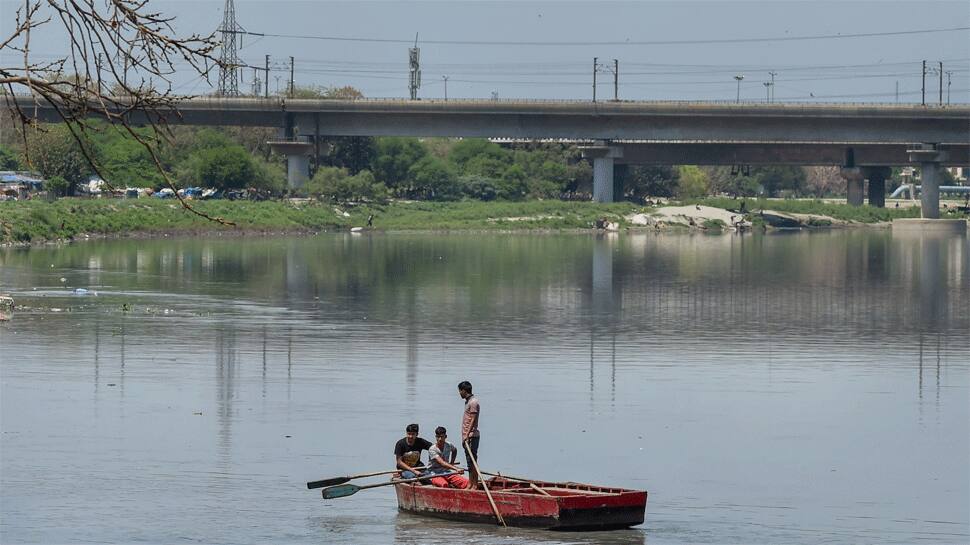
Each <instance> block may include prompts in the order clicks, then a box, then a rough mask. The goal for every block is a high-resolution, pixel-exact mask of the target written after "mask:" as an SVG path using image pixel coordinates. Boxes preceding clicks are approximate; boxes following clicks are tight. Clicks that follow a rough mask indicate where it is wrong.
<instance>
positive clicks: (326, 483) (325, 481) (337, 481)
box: [306, 466, 424, 490]
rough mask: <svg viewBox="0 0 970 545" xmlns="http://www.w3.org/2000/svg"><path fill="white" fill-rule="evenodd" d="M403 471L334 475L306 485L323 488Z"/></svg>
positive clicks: (312, 487) (311, 488)
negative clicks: (345, 475)
mask: <svg viewBox="0 0 970 545" xmlns="http://www.w3.org/2000/svg"><path fill="white" fill-rule="evenodd" d="M414 469H424V467H422V466H418V467H416V468H414ZM398 471H401V470H400V469H392V470H391V471H377V472H375V473H361V474H360V475H350V476H347V477H333V478H330V479H323V480H322V481H310V482H308V483H306V487H307V488H309V489H310V490H313V489H314V488H323V487H325V486H333V485H335V484H344V483H346V482H350V481H352V480H354V479H363V478H364V477H376V476H378V475H390V474H391V473H397V472H398Z"/></svg>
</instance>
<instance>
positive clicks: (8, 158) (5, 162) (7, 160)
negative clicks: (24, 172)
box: [0, 146, 20, 170]
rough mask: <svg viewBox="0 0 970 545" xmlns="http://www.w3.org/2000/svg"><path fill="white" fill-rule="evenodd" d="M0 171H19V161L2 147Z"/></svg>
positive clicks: (0, 151)
mask: <svg viewBox="0 0 970 545" xmlns="http://www.w3.org/2000/svg"><path fill="white" fill-rule="evenodd" d="M0 170H20V159H18V158H17V155H16V154H15V153H14V152H12V151H10V150H9V149H7V148H5V147H3V146H0Z"/></svg>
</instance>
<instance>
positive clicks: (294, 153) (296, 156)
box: [267, 140, 313, 189]
mask: <svg viewBox="0 0 970 545" xmlns="http://www.w3.org/2000/svg"><path fill="white" fill-rule="evenodd" d="M267 144H269V146H270V148H272V149H273V151H275V152H277V153H281V154H283V155H285V156H286V185H287V187H289V188H290V189H300V188H302V187H303V186H304V185H306V182H307V179H309V177H310V153H311V152H312V151H313V144H311V143H309V142H304V141H299V140H285V141H281V142H267Z"/></svg>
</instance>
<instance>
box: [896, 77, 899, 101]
mask: <svg viewBox="0 0 970 545" xmlns="http://www.w3.org/2000/svg"><path fill="white" fill-rule="evenodd" d="M896 104H899V80H896Z"/></svg>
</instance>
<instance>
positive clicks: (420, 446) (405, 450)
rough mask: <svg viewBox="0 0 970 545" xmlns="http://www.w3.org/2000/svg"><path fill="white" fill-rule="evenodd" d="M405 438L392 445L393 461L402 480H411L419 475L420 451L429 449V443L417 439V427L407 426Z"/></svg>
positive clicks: (413, 425)
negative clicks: (399, 471)
mask: <svg viewBox="0 0 970 545" xmlns="http://www.w3.org/2000/svg"><path fill="white" fill-rule="evenodd" d="M404 431H405V436H404V438H403V439H400V440H399V441H398V442H397V443H396V444H395V445H394V461H395V463H396V464H397V465H396V467H397V468H398V469H400V470H401V478H402V479H413V478H415V477H418V476H419V475H420V474H421V470H420V469H416V468H417V467H419V466H421V465H422V464H421V451H422V450H428V449H429V448H431V442H430V441H428V440H427V439H422V438H420V437H418V425H417V424H408V427H407V428H405V429H404Z"/></svg>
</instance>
